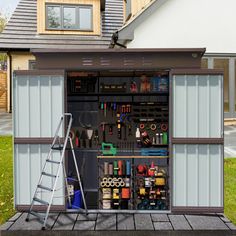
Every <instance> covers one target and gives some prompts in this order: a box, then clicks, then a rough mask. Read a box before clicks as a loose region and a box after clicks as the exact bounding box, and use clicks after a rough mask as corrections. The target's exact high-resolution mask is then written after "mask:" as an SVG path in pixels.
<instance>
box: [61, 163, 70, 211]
mask: <svg viewBox="0 0 236 236" xmlns="http://www.w3.org/2000/svg"><path fill="white" fill-rule="evenodd" d="M62 165H63V174H64V179H65V184H66V191H67V195H68V201H69V206H70V207H71V197H70V193H69V185H68V180H67V174H66V168H65V165H64V162H62Z"/></svg>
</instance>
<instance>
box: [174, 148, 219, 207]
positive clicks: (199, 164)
mask: <svg viewBox="0 0 236 236" xmlns="http://www.w3.org/2000/svg"><path fill="white" fill-rule="evenodd" d="M222 150H223V148H222V146H221V145H205V144H202V145H182V144H178V145H174V146H173V206H177V207H186V206H187V207H222V206H223V158H222V155H223V153H222Z"/></svg>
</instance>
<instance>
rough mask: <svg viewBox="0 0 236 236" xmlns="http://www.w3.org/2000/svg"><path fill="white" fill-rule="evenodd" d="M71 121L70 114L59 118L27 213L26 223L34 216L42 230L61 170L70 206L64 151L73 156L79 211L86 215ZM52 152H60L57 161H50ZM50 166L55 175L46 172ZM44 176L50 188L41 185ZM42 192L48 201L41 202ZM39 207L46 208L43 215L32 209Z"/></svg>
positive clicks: (44, 226)
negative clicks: (49, 182)
mask: <svg viewBox="0 0 236 236" xmlns="http://www.w3.org/2000/svg"><path fill="white" fill-rule="evenodd" d="M67 117H68V118H69V123H68V126H67V129H66V136H65V139H64V143H63V145H62V144H61V139H60V137H59V131H60V130H61V129H62V127H63V123H65V119H66V118H67ZM72 121H73V118H72V114H71V113H64V114H63V115H62V116H61V119H60V122H59V125H58V127H57V129H56V132H55V136H54V138H53V142H52V145H51V148H50V151H49V153H48V156H47V158H46V161H45V163H44V166H43V169H42V172H41V176H40V179H39V182H38V185H37V187H36V190H35V193H34V196H33V199H32V202H31V206H30V209H29V212H28V214H27V217H26V221H29V217H30V215H34V216H36V217H37V218H38V219H39V220H40V221H42V223H43V226H42V230H45V229H46V224H47V219H48V215H49V212H50V208H51V205H52V201H53V197H54V194H55V191H56V187H57V182H58V178H59V176H60V172H61V169H62V170H63V174H64V179H65V185H66V190H67V194H68V202H69V205H70V206H71V198H70V193H69V188H68V182H67V175H66V170H65V165H64V159H65V152H66V150H70V151H71V152H72V155H73V160H74V164H75V170H76V175H77V178H78V182H79V187H80V191H81V196H82V200H83V204H84V210H82V209H81V210H82V211H83V212H84V213H86V214H87V213H88V209H87V204H86V201H85V196H84V191H83V186H82V182H81V178H80V173H79V168H78V165H77V161H76V157H75V151H74V148H73V143H72V138H71V137H70V130H71V126H72ZM68 145H69V147H68ZM54 151H60V159H59V160H58V161H55V160H52V153H53V152H54ZM50 164H51V165H52V164H53V165H55V166H57V171H56V174H52V173H48V172H47V171H46V169H47V167H48V165H50ZM45 176H47V177H50V178H52V180H53V183H52V186H53V187H52V188H49V187H47V186H44V185H43V179H44V178H45ZM42 190H43V191H45V192H48V193H49V197H48V199H49V201H45V200H43V199H41V198H40V197H39V195H40V192H41V191H42ZM36 202H37V203H38V205H36V204H35V203H36ZM39 205H42V206H45V207H46V212H45V213H43V214H42V213H39V212H38V211H35V210H34V207H37V206H39Z"/></svg>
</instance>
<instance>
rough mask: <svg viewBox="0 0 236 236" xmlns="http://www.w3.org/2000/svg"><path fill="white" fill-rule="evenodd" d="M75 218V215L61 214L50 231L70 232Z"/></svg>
mask: <svg viewBox="0 0 236 236" xmlns="http://www.w3.org/2000/svg"><path fill="white" fill-rule="evenodd" d="M76 218H77V214H76V213H72V214H64V213H61V214H60V215H59V217H58V219H57V221H56V223H55V224H54V226H53V229H52V230H72V229H73V227H74V224H75V221H76Z"/></svg>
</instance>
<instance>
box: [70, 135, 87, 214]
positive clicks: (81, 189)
mask: <svg viewBox="0 0 236 236" xmlns="http://www.w3.org/2000/svg"><path fill="white" fill-rule="evenodd" d="M69 140H70V146H71V151H72V154H73V160H74V163H75V169H76V174H77V178H78V181H79V186H80V191H81V195H82V199H83V203H84V209H85V212H86V214H88V208H87V204H86V201H85V196H84V191H83V186H82V183H81V179H80V174H79V168H78V165H77V161H76V157H75V151H74V148H73V144H72V140H71V138H70V137H69Z"/></svg>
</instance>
